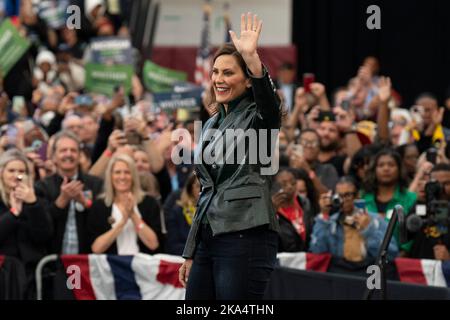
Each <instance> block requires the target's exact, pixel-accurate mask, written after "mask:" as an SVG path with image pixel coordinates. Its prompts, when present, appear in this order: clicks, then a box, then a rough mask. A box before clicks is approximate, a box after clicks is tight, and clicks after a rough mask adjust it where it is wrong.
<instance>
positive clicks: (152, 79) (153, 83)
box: [143, 61, 187, 93]
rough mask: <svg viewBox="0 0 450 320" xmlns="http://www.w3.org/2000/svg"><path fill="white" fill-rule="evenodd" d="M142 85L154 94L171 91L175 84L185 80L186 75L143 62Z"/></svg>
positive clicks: (149, 62)
mask: <svg viewBox="0 0 450 320" xmlns="http://www.w3.org/2000/svg"><path fill="white" fill-rule="evenodd" d="M143 73H144V74H143V78H144V84H145V86H146V88H147V89H148V90H151V91H152V92H154V93H158V92H167V91H172V85H173V84H174V83H176V82H184V81H186V80H187V73H186V72H181V71H176V70H172V69H168V68H164V67H161V66H159V65H157V64H155V63H153V62H151V61H145V64H144V72H143Z"/></svg>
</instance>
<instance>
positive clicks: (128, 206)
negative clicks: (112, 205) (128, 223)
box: [124, 192, 135, 217]
mask: <svg viewBox="0 0 450 320" xmlns="http://www.w3.org/2000/svg"><path fill="white" fill-rule="evenodd" d="M134 205H135V201H134V197H133V194H132V193H131V192H130V193H128V194H127V196H126V198H125V202H124V208H125V210H126V212H127V214H128V216H129V217H131V216H132V215H133V214H134Z"/></svg>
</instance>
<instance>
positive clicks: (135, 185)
mask: <svg viewBox="0 0 450 320" xmlns="http://www.w3.org/2000/svg"><path fill="white" fill-rule="evenodd" d="M117 162H124V163H126V164H127V165H128V168H129V169H130V172H131V179H132V184H131V193H132V194H133V197H134V199H135V200H136V203H140V202H141V201H142V199H143V198H144V196H145V193H144V192H143V191H142V188H141V183H140V180H139V175H138V172H137V169H136V165H135V164H134V160H133V158H131V157H130V156H128V155H126V154H119V155H115V156H113V157H112V158H111V160H110V161H109V163H108V167H107V168H106V172H105V182H104V184H103V188H104V193H103V194H102V195H100V197H101V198H103V199H104V201H105V204H106V205H107V206H108V207H109V206H111V205H112V204H113V202H114V198H115V196H116V192H115V190H114V186H113V184H112V171H113V168H114V165H115V164H116V163H117Z"/></svg>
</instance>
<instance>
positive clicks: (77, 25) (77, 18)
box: [66, 5, 81, 30]
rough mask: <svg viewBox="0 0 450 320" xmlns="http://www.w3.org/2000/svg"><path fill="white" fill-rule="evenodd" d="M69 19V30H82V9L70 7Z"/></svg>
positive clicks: (67, 10) (68, 11) (68, 8)
mask: <svg viewBox="0 0 450 320" xmlns="http://www.w3.org/2000/svg"><path fill="white" fill-rule="evenodd" d="M66 13H67V14H68V15H69V16H68V17H67V21H66V26H67V29H71V30H73V29H78V30H80V29H81V9H80V7H79V6H77V5H70V6H68V7H67V9H66Z"/></svg>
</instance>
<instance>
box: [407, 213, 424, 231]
mask: <svg viewBox="0 0 450 320" xmlns="http://www.w3.org/2000/svg"><path fill="white" fill-rule="evenodd" d="M422 225H423V220H422V218H421V217H419V216H418V215H416V214H412V215H410V216H409V217H408V218H407V219H406V229H407V230H408V231H409V232H411V233H416V232H418V231H420V229H421V228H422Z"/></svg>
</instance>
